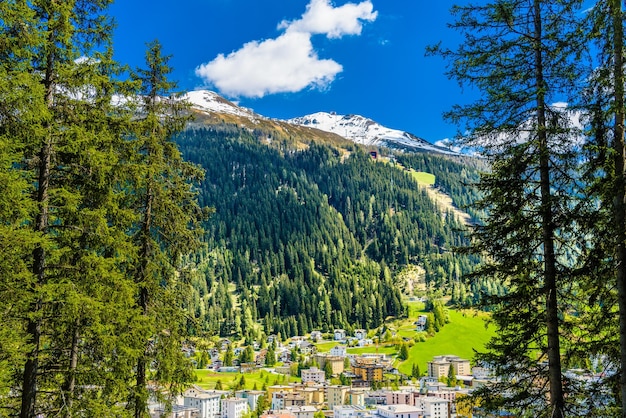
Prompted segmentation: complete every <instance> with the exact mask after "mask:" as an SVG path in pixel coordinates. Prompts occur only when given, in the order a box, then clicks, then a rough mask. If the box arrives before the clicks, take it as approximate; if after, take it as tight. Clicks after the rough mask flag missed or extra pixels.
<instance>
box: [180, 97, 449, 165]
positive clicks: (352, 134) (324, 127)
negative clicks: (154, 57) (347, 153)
mask: <svg viewBox="0 0 626 418" xmlns="http://www.w3.org/2000/svg"><path fill="white" fill-rule="evenodd" d="M184 99H185V100H187V101H188V102H190V103H191V105H192V106H193V107H194V108H195V109H197V110H199V111H203V112H211V113H223V114H231V115H236V116H239V117H244V118H247V119H249V120H251V121H252V122H254V123H258V122H259V121H260V120H267V119H269V118H267V117H265V116H261V115H259V114H257V113H255V112H253V111H252V110H251V109H247V108H244V107H240V106H237V105H236V104H235V103H232V102H230V101H228V100H226V99H225V98H223V97H222V96H220V95H219V94H217V93H215V92H213V91H209V90H195V91H190V92H188V93H186V94H185V96H184ZM273 120H275V121H277V122H286V123H289V124H291V125H300V126H305V127H310V128H315V129H319V130H321V131H325V132H331V133H334V134H337V135H339V136H342V137H344V138H346V139H349V140H351V141H353V142H356V143H358V144H363V145H365V146H370V147H387V148H393V149H399V150H405V151H430V152H438V153H444V154H455V155H458V154H459V153H458V152H457V151H456V150H454V149H453V148H451V147H446V146H440V145H433V144H431V143H430V142H428V141H426V140H424V139H422V138H419V137H417V136H415V135H413V134H410V133H408V132H405V131H400V130H398V129H390V128H387V127H384V126H382V125H380V124H378V123H376V122H374V121H373V120H371V119H368V118H366V117H363V116H359V115H338V114H336V113H327V112H318V113H313V114H311V115H307V116H302V117H298V118H293V119H288V120H285V121H281V120H277V119H273Z"/></svg>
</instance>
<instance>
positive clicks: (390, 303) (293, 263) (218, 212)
mask: <svg viewBox="0 0 626 418" xmlns="http://www.w3.org/2000/svg"><path fill="white" fill-rule="evenodd" d="M234 116H238V115H234ZM248 120H249V119H248ZM268 135H269V136H271V137H272V138H276V137H278V136H279V134H277V133H276V132H274V131H263V130H260V129H249V128H247V127H245V126H240V125H237V124H234V123H222V124H212V125H211V124H208V125H205V126H204V127H200V126H199V125H198V126H196V127H195V128H194V129H190V130H188V131H186V132H185V133H183V135H181V137H180V138H179V140H178V142H179V145H180V149H181V151H182V152H183V154H184V156H185V158H186V159H188V160H190V161H192V162H194V163H196V164H199V165H201V166H202V167H203V168H204V169H205V170H206V179H205V181H204V182H203V184H202V187H201V189H200V190H199V194H200V200H201V203H202V204H203V205H207V206H211V207H214V208H215V214H214V215H213V216H212V217H211V218H210V219H209V221H208V222H207V224H206V231H207V244H208V247H207V251H206V252H205V253H204V254H202V255H200V256H199V257H198V260H197V268H196V269H195V270H196V271H197V272H199V275H198V276H197V277H196V278H195V289H196V291H195V292H196V293H195V295H194V297H193V298H191V300H190V307H191V310H192V311H193V312H195V314H194V315H195V320H194V327H197V330H198V332H209V333H214V334H219V335H222V336H229V335H239V336H251V334H250V333H251V332H253V328H254V326H253V323H261V324H262V325H263V327H264V331H265V332H266V333H268V334H269V333H279V332H280V333H281V335H283V336H287V335H298V334H303V333H306V332H308V331H310V330H312V329H323V330H330V329H333V328H335V327H339V328H346V329H351V328H352V327H357V328H368V329H372V328H375V327H377V326H379V325H380V324H381V323H382V321H383V320H384V318H386V317H388V316H397V315H401V314H402V312H403V308H402V306H401V302H400V300H401V298H400V293H399V286H398V285H397V284H396V283H395V277H396V274H398V273H399V272H401V271H402V270H403V269H404V268H408V267H409V266H415V265H418V266H420V267H421V268H422V271H425V276H424V279H425V280H426V281H427V282H428V283H430V284H432V286H434V287H438V288H441V289H444V290H445V289H446V288H450V287H451V286H452V283H453V282H454V283H455V284H454V286H457V287H458V286H461V285H462V284H460V283H458V279H459V277H460V276H459V275H460V274H462V273H465V272H468V271H469V269H470V268H471V266H472V265H473V264H474V263H475V261H474V260H472V259H470V258H468V257H464V256H460V257H459V256H455V255H453V254H452V253H451V251H450V249H451V248H452V247H453V246H455V245H460V244H462V243H463V242H465V238H464V236H463V234H462V233H461V232H460V231H459V230H460V229H461V225H460V224H459V223H458V222H457V221H456V217H455V216H445V217H442V216H441V214H440V210H439V208H438V205H437V204H436V203H435V202H433V201H432V200H431V198H430V197H429V196H428V194H427V193H425V192H424V191H423V190H421V189H420V188H419V187H418V185H417V184H416V182H415V179H414V178H413V177H412V176H411V174H410V172H409V171H408V170H404V169H403V168H402V167H401V166H400V165H399V164H387V163H385V162H382V161H381V160H380V159H378V160H373V159H372V158H370V157H369V154H368V153H367V152H366V151H367V150H366V149H365V148H364V147H361V146H358V145H355V144H352V145H351V147H350V148H349V149H346V148H343V149H339V148H337V147H335V146H333V145H332V144H329V143H326V142H322V141H317V140H312V139H310V138H309V139H308V142H306V141H307V138H306V137H302V138H301V139H300V140H299V141H300V142H298V143H291V144H290V143H281V144H282V145H281V147H274V146H272V144H273V142H268V140H267V138H268ZM305 142H306V147H300V145H301V144H304V143H305ZM405 154H407V155H406V156H403V157H402V158H404V159H403V160H402V163H403V166H404V167H410V168H412V169H414V170H418V171H427V170H426V169H427V166H426V165H425V163H426V164H430V165H431V166H432V167H436V170H434V171H435V172H437V173H438V174H439V173H441V174H442V175H444V173H453V172H458V173H461V172H463V170H469V167H466V166H465V165H463V164H460V163H458V162H455V161H453V159H452V157H449V156H443V155H441V154H438V155H436V154H427V153H419V154H416V156H419V158H417V159H408V158H406V157H408V153H405ZM398 160H399V161H400V157H398ZM424 162H425V163H424ZM437 170H440V171H437ZM457 194H458V192H457ZM233 285H234V286H233ZM233 289H234V295H236V298H232V299H231V297H230V296H229V295H230V294H231V292H232V291H233ZM464 294H465V295H471V290H470V289H469V288H468V289H466V291H465V292H464ZM246 312H248V313H246ZM238 318H239V319H241V318H244V319H245V320H244V321H243V322H242V321H239V322H238Z"/></svg>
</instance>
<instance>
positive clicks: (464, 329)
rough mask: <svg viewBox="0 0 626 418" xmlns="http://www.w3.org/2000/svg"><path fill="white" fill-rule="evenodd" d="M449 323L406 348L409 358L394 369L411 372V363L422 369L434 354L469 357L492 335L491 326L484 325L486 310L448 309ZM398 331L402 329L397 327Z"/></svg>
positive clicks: (470, 358)
mask: <svg viewBox="0 0 626 418" xmlns="http://www.w3.org/2000/svg"><path fill="white" fill-rule="evenodd" d="M449 317H450V323H448V324H446V325H445V326H444V327H443V328H442V329H441V330H440V331H439V332H438V333H437V334H435V336H434V337H432V338H428V339H427V340H426V342H421V343H415V345H414V346H413V347H411V349H410V350H409V359H408V360H407V361H405V362H403V363H401V364H400V365H399V367H398V369H399V370H400V371H401V372H403V373H405V374H411V368H412V366H413V363H417V364H418V365H419V367H420V371H421V372H422V373H424V372H425V371H426V363H427V362H428V361H430V360H432V358H433V357H434V356H437V355H445V354H454V355H457V356H460V357H462V358H465V359H468V360H472V358H473V356H474V350H481V349H483V348H484V346H485V343H486V342H487V341H488V340H489V338H491V336H492V335H494V333H495V330H494V328H493V327H489V328H485V318H486V314H484V313H481V312H476V311H471V310H464V311H454V310H449ZM400 332H401V335H402V334H404V333H405V332H404V330H402V329H401V330H400Z"/></svg>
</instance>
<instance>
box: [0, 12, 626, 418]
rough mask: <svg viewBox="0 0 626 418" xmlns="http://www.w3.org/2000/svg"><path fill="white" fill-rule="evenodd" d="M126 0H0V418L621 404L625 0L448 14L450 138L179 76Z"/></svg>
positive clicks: (625, 299)
mask: <svg viewBox="0 0 626 418" xmlns="http://www.w3.org/2000/svg"><path fill="white" fill-rule="evenodd" d="M110 3H111V1H110V0H65V1H59V0H29V1H26V0H4V1H1V2H0V300H1V303H0V314H1V318H2V321H1V322H0V416H2V417H20V418H35V417H36V418H56V417H60V418H70V417H134V418H144V417H154V418H157V417H167V418H170V417H171V418H324V417H326V418H333V417H334V418H453V417H457V418H469V417H476V418H487V417H546V418H565V417H622V418H624V417H626V372H625V370H626V369H625V367H626V151H625V149H626V148H625V132H624V122H625V113H626V105H625V102H624V100H625V85H626V75H625V72H624V71H625V65H624V47H625V42H626V41H625V39H624V22H625V20H624V10H623V5H622V4H621V2H620V1H619V0H597V1H595V2H593V7H591V8H589V9H588V10H585V13H583V12H582V7H583V2H580V1H573V0H559V1H543V0H487V1H483V2H479V4H477V5H470V4H469V3H466V2H460V3H465V4H462V5H459V6H455V7H454V8H453V10H452V12H451V14H450V26H451V27H452V28H454V30H456V31H457V32H458V33H459V34H460V35H461V37H462V39H463V41H462V42H461V43H460V44H459V45H458V46H456V47H452V48H449V47H448V46H446V45H445V44H435V45H433V46H431V47H429V48H428V49H427V51H423V53H425V54H427V55H429V56H433V59H443V60H445V61H446V62H447V63H448V67H447V68H448V73H447V76H448V77H450V78H451V79H454V80H458V81H459V83H462V84H465V85H468V86H472V88H474V89H475V90H476V91H478V92H480V96H479V98H478V99H477V100H476V101H474V102H472V103H469V104H456V103H455V102H454V98H451V99H450V100H451V102H450V111H449V112H448V113H447V114H446V115H445V116H446V118H447V119H448V120H450V121H452V122H454V123H455V124H457V125H458V126H459V132H461V133H462V135H459V137H458V139H457V141H456V142H455V143H454V146H448V147H444V146H440V145H433V144H432V143H430V142H428V141H426V140H424V139H422V138H419V137H417V136H415V135H413V134H411V133H408V132H404V131H400V130H396V129H391V128H387V127H384V126H382V125H379V124H378V123H376V122H375V121H373V120H371V119H368V118H367V117H366V116H360V115H339V114H336V113H334V112H329V113H326V112H320V113H316V114H312V115H307V116H302V117H299V118H295V119H290V120H279V119H274V118H270V117H267V116H263V115H260V114H257V113H255V112H254V111H252V110H250V109H247V108H244V107H239V106H238V105H236V104H235V103H233V102H231V101H229V100H227V99H226V98H225V97H223V96H221V95H218V94H217V93H215V92H214V91H211V90H197V91H190V92H185V91H181V90H179V89H178V87H177V84H176V81H175V80H172V79H171V78H170V76H171V72H172V70H171V68H170V66H169V60H170V55H169V54H175V52H176V51H165V50H164V48H163V47H162V45H161V43H160V42H159V41H158V40H149V39H148V40H145V42H146V48H145V60H144V62H145V64H144V65H143V66H142V67H139V68H130V67H129V66H127V65H125V63H121V62H117V61H116V60H114V59H113V51H114V49H115V45H114V44H113V37H112V27H113V18H112V17H111V16H110V15H109V14H107V9H108V7H109V6H110ZM555 97H566V98H567V99H568V100H567V106H558V105H554V104H553V103H555V100H554V98H555ZM416 100H428V98H427V97H426V98H416ZM381 105H382V104H381Z"/></svg>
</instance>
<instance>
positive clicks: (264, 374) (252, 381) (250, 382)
mask: <svg viewBox="0 0 626 418" xmlns="http://www.w3.org/2000/svg"><path fill="white" fill-rule="evenodd" d="M242 376H243V377H244V380H245V389H254V388H255V386H256V388H257V390H261V389H262V388H263V386H264V385H265V386H271V385H286V384H288V383H289V382H296V381H299V380H300V379H299V378H297V377H293V376H286V375H282V374H276V373H273V372H270V371H268V370H257V371H255V372H252V373H238V372H232V373H231V372H228V373H217V372H214V371H213V370H207V369H201V370H200V369H198V370H196V378H197V381H196V384H197V385H198V386H200V387H202V388H204V389H215V385H216V384H217V381H218V380H219V381H221V382H222V389H223V390H231V389H233V388H234V387H235V386H237V384H238V383H239V382H240V381H241V377H242Z"/></svg>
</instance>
